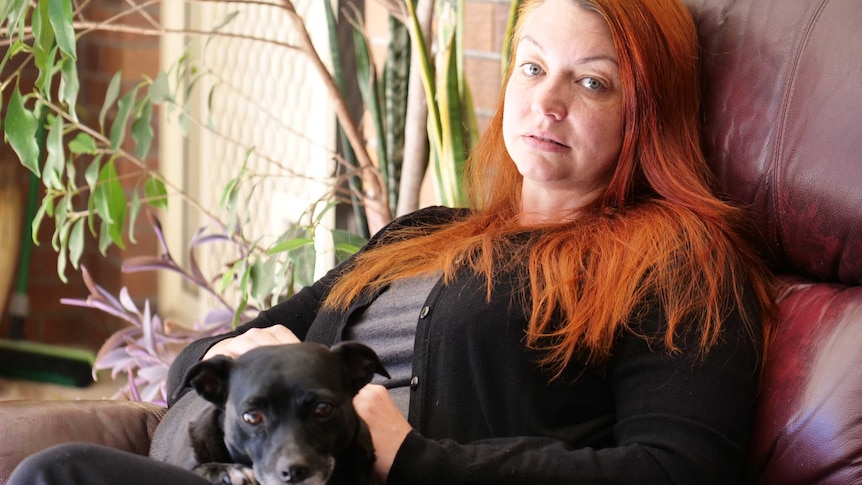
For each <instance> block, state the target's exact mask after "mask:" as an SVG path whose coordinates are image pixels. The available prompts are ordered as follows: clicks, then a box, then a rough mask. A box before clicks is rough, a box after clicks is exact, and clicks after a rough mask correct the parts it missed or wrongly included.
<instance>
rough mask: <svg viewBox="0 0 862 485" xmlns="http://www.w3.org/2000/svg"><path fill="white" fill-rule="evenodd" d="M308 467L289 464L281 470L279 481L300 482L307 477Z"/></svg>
mask: <svg viewBox="0 0 862 485" xmlns="http://www.w3.org/2000/svg"><path fill="white" fill-rule="evenodd" d="M308 475H309V469H308V467H307V466H304V465H290V466H288V467H286V468H284V469H283V470H282V471H281V481H282V482H284V483H300V482H302V481H304V480H305V479H306V478H308Z"/></svg>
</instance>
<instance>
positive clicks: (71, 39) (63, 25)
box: [41, 0, 77, 59]
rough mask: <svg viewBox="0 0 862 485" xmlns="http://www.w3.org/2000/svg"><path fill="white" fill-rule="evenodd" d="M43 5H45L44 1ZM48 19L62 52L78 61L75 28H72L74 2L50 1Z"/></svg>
mask: <svg viewBox="0 0 862 485" xmlns="http://www.w3.org/2000/svg"><path fill="white" fill-rule="evenodd" d="M41 3H45V1H44V0H42V2H41ZM48 17H49V19H50V20H51V26H52V27H53V28H54V33H55V37H56V40H57V45H58V46H59V47H60V50H61V51H63V53H65V54H66V55H67V56H69V57H71V58H72V59H77V54H76V53H75V28H74V27H73V26H72V1H71V0H48Z"/></svg>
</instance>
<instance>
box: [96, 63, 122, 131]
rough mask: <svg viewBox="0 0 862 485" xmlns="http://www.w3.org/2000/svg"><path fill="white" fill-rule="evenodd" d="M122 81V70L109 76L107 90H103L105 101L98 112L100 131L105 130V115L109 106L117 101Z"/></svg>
mask: <svg viewBox="0 0 862 485" xmlns="http://www.w3.org/2000/svg"><path fill="white" fill-rule="evenodd" d="M122 81H123V72H122V71H117V72H116V74H114V77H113V78H111V82H110V84H108V90H107V91H105V101H104V103H102V110H101V111H100V112H99V126H100V127H101V128H102V132H104V131H105V117H106V116H107V114H108V111H109V110H110V109H111V106H113V105H114V103H115V102H116V101H117V98H118V97H119V96H120V85H121V84H122Z"/></svg>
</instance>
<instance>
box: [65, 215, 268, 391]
mask: <svg viewBox="0 0 862 485" xmlns="http://www.w3.org/2000/svg"><path fill="white" fill-rule="evenodd" d="M148 215H149V218H150V222H151V224H152V226H153V229H154V231H155V233H156V236H157V238H158V241H159V245H160V246H161V254H160V255H159V256H138V257H134V258H129V259H128V260H126V261H124V262H123V265H122V271H123V272H138V271H153V270H168V271H173V272H175V273H178V274H180V275H181V276H182V277H183V278H185V279H186V280H187V281H189V282H190V283H192V284H194V285H196V286H197V287H198V288H199V289H200V290H202V291H205V292H207V293H209V294H211V295H212V296H213V297H215V299H216V301H217V302H218V304H219V305H220V306H219V307H218V308H215V309H213V310H211V311H209V312H207V313H206V314H205V315H204V316H203V318H202V319H200V320H198V321H196V322H194V324H193V325H191V326H183V325H180V324H177V323H175V322H172V321H171V320H165V319H163V318H162V317H160V316H159V315H157V314H156V313H155V312H153V311H152V308H151V305H150V302H149V300H146V301H144V303H143V308H140V307H139V306H138V305H137V304H135V302H134V301H133V300H132V298H131V296H130V295H129V292H128V290H127V289H126V288H125V287H124V288H122V289H121V290H120V292H119V295H117V296H114V295H112V294H111V293H110V292H108V291H107V290H105V289H104V288H103V287H101V286H99V285H98V284H96V283H95V281H93V278H92V276H91V275H90V273H89V272H88V271H87V269H86V268H85V267H84V266H81V274H82V277H83V280H84V283H85V285H86V286H87V289H88V290H89V291H90V294H89V296H87V298H85V299H74V298H64V299H61V302H62V303H64V304H66V305H73V306H81V307H87V308H93V309H96V310H100V311H102V312H104V313H107V314H109V315H113V316H115V317H117V318H119V319H121V320H123V321H125V322H127V323H128V324H129V326H127V327H124V328H122V329H120V330H118V331H116V332H115V333H114V334H112V335H111V336H110V337H109V338H108V339H107V340H105V342H104V343H103V344H102V347H101V349H99V352H98V353H97V355H96V359H95V362H94V364H93V378H94V379H96V378H97V373H98V372H99V371H101V370H110V371H111V377H112V378H117V376H119V375H120V374H126V377H127V383H126V384H125V385H123V386H122V387H121V388H120V389H119V390H118V392H117V393H116V394H115V395H114V396H113V398H115V399H130V400H136V401H148V402H152V403H156V404H160V405H162V406H164V405H166V404H167V386H166V379H167V374H168V368H169V367H170V365H171V362H173V360H174V358H175V357H176V356H177V354H178V353H179V352H180V350H182V349H183V348H184V347H185V346H186V345H188V344H189V343H190V342H192V341H194V340H197V339H200V338H203V337H207V336H212V335H217V334H221V333H224V332H227V331H229V330H231V329H232V328H233V327H234V325H236V324H240V323H243V322H245V321H247V320H249V319H250V318H252V317H253V316H254V315H256V314H257V311H258V309H257V308H256V307H254V306H251V305H249V306H247V307H245V308H244V309H243V311H242V313H241V314H240V315H236V309H235V306H234V305H231V304H229V303H228V302H227V301H226V299H225V298H224V296H223V295H222V294H221V293H220V292H219V291H217V290H216V288H215V287H214V285H213V284H211V283H210V281H209V280H207V278H206V277H205V276H204V274H203V272H202V271H201V269H200V267H199V266H198V263H197V260H196V259H195V249H196V248H197V247H199V246H201V245H203V244H208V243H213V242H229V243H232V244H235V245H236V246H237V247H238V249H239V252H240V257H247V256H248V251H249V248H248V246H247V245H246V244H245V243H244V240H243V239H242V237H240V234H239V232H238V229H236V228H235V229H233V231H228V229H227V228H225V227H223V226H222V227H221V233H215V234H213V233H205V231H203V230H199V231H198V232H197V233H196V234H195V236H194V237H193V239H192V241H191V243H190V244H189V250H188V266H189V268H188V269H186V268H183V267H182V266H181V265H179V264H177V262H176V260H175V259H174V258H173V257H172V256H171V253H170V251H169V250H168V245H167V242H166V241H165V238H164V234H163V231H162V227H161V223H160V222H159V220H158V219H157V218H156V217H155V215H154V214H152V213H149V214H148ZM213 280H218V278H214V279H213Z"/></svg>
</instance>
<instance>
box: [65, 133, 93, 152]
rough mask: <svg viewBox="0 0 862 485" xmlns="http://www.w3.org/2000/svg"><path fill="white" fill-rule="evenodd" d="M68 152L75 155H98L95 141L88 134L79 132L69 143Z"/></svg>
mask: <svg viewBox="0 0 862 485" xmlns="http://www.w3.org/2000/svg"><path fill="white" fill-rule="evenodd" d="M69 151H70V152H72V153H74V154H75V155H83V154H87V155H95V154H96V153H98V149H97V148H96V140H94V139H93V137H92V136H90V135H89V134H87V133H84V132H83V131H79V132H78V134H77V135H75V138H74V139H73V140H72V141H70V142H69Z"/></svg>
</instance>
